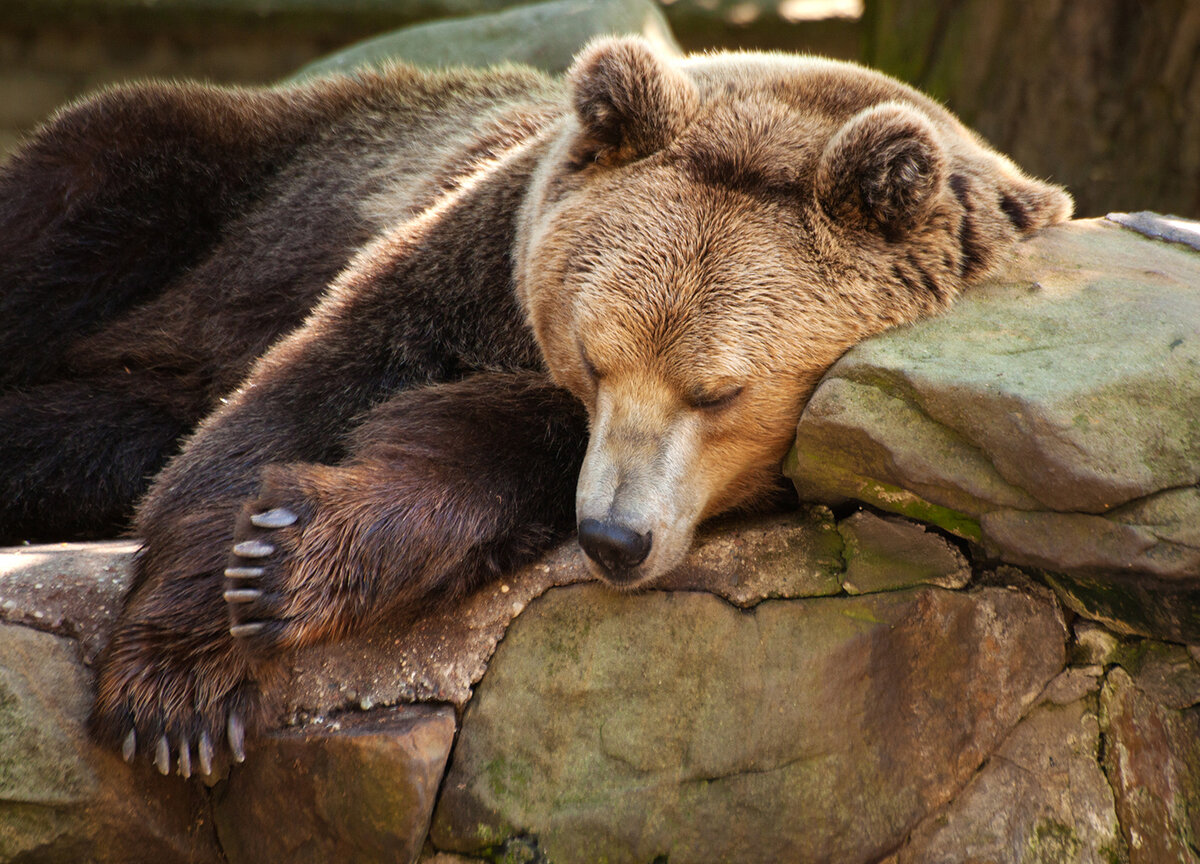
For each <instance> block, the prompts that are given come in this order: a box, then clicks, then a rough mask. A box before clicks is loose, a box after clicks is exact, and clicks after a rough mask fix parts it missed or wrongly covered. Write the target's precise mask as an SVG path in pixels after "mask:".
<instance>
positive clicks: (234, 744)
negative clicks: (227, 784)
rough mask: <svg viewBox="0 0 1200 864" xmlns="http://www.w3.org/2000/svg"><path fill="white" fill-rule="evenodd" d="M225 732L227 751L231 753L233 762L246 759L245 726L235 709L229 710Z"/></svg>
mask: <svg viewBox="0 0 1200 864" xmlns="http://www.w3.org/2000/svg"><path fill="white" fill-rule="evenodd" d="M225 732H226V734H227V735H228V736H229V752H230V753H232V754H233V761H234V762H245V761H246V727H245V726H244V725H242V718H241V717H239V716H238V714H237V712H236V711H230V712H229V721H228V722H227V723H226V724H225Z"/></svg>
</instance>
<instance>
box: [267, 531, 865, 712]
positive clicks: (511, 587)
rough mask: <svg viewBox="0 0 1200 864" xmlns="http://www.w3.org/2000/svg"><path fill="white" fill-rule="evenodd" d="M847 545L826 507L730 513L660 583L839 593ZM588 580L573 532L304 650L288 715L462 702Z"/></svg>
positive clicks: (733, 593)
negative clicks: (516, 566)
mask: <svg viewBox="0 0 1200 864" xmlns="http://www.w3.org/2000/svg"><path fill="white" fill-rule="evenodd" d="M841 550H842V540H841V537H840V536H839V534H838V532H837V528H836V527H835V525H834V522H833V516H832V514H831V513H830V512H829V511H828V510H827V509H825V508H821V507H815V508H808V509H803V510H800V511H798V512H795V513H787V514H780V515H775V516H760V517H754V518H741V519H728V520H723V521H722V522H721V523H720V525H719V526H717V527H715V528H709V529H708V530H706V531H705V532H704V533H703V534H702V535H701V536H700V537H699V539H698V541H697V544H696V546H695V547H694V548H693V549H692V551H691V552H690V553H689V555H688V557H687V559H686V560H685V561H684V563H683V565H682V566H681V567H680V568H679V570H678V572H676V573H675V574H673V575H672V576H671V577H670V578H668V579H666V580H664V581H663V583H662V586H661V587H664V588H672V589H677V590H704V591H709V592H712V593H714V594H718V595H720V596H721V597H724V598H725V599H727V600H729V602H731V603H734V604H737V605H742V606H746V605H753V604H755V603H757V602H759V601H760V600H763V599H765V598H768V597H809V596H820V595H826V594H835V593H837V592H838V591H839V590H840V576H841V571H842V566H843V564H842V558H841ZM591 580H592V576H591V575H590V573H589V571H588V568H587V566H586V564H585V563H584V561H583V555H582V553H581V552H580V551H579V547H578V544H576V543H575V541H573V540H572V541H568V542H567V543H565V544H563V545H562V546H561V547H559V548H558V549H557V550H555V551H554V552H551V553H550V554H549V555H547V556H546V557H545V558H543V559H542V560H541V561H539V562H538V563H536V564H533V565H531V566H529V567H526V568H525V569H523V570H521V571H519V572H517V573H513V574H511V576H509V577H508V578H506V579H504V580H503V581H501V582H498V583H495V584H493V585H486V586H484V587H483V588H481V589H480V590H478V591H477V592H475V594H473V595H472V596H470V597H468V598H467V599H466V600H465V601H464V602H463V603H461V604H457V605H456V606H455V607H454V608H453V609H448V610H446V611H444V612H441V613H435V614H432V615H428V616H426V617H424V618H422V619H420V620H418V621H415V622H396V623H393V624H387V625H385V626H381V627H378V628H376V629H375V630H374V631H373V632H370V633H366V634H363V635H361V636H357V637H354V638H351V639H348V640H346V641H344V642H341V643H338V644H336V645H328V646H320V647H317V648H312V649H307V650H305V651H303V652H301V653H300V655H299V657H298V658H297V660H296V663H295V666H294V669H293V672H292V674H291V676H290V677H289V678H288V680H286V681H285V682H284V683H283V684H282V685H281V686H280V688H279V692H280V694H281V695H282V696H283V699H284V705H285V713H286V714H288V715H295V716H299V717H305V716H321V715H324V714H328V713H331V712H336V711H339V710H344V709H346V708H354V707H362V708H366V707H370V706H372V705H390V704H395V703H396V702H406V701H422V702H449V703H452V704H454V705H456V706H458V707H459V708H461V707H462V706H464V705H465V704H466V703H467V700H468V699H470V697H471V688H472V687H473V686H474V685H475V683H476V682H478V681H479V679H480V678H481V677H482V676H483V673H484V671H485V670H486V669H487V663H488V658H489V657H491V655H492V651H493V650H495V647H496V645H497V643H498V642H499V641H500V640H501V639H502V638H504V633H505V629H506V628H507V627H508V624H509V622H510V621H512V620H513V618H515V617H516V616H517V615H518V614H520V613H521V611H522V610H524V609H525V607H526V606H527V605H529V603H530V602H531V601H532V600H533V599H534V598H536V597H538V596H539V595H540V594H542V593H543V592H544V591H546V590H547V589H548V588H550V587H553V586H556V585H570V584H574V583H577V582H586V581H591Z"/></svg>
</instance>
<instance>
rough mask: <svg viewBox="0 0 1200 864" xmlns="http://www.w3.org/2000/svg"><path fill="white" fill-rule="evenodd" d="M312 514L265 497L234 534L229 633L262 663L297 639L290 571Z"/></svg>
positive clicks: (227, 590)
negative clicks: (292, 638) (293, 630)
mask: <svg viewBox="0 0 1200 864" xmlns="http://www.w3.org/2000/svg"><path fill="white" fill-rule="evenodd" d="M271 497H274V496H271ZM256 505H257V506H256ZM306 512H307V508H304V507H295V506H291V507H285V506H280V505H279V504H277V502H276V501H270V500H269V498H268V500H267V501H263V500H262V499H259V501H258V502H255V504H251V505H250V506H249V507H247V508H246V510H245V511H244V512H243V514H242V516H241V518H240V519H239V521H238V525H237V528H236V530H235V532H234V539H235V542H234V544H233V547H232V549H231V550H230V551H231V553H232V554H231V555H230V556H229V559H228V560H227V562H226V564H227V566H226V568H225V574H224V575H225V588H224V591H223V593H222V596H223V597H224V600H225V608H226V612H227V613H228V616H229V634H230V635H231V636H232V637H233V638H234V639H235V640H236V641H237V642H238V644H239V645H240V646H241V649H242V650H243V651H245V652H246V653H247V655H248V656H250V657H255V658H257V659H258V660H269V659H271V658H272V657H273V656H274V655H276V654H277V653H278V651H279V650H280V649H281V648H282V647H283V646H284V645H285V643H286V642H287V641H288V639H289V637H290V636H291V635H292V634H291V628H292V624H293V623H294V622H292V620H291V616H290V615H289V614H288V611H287V609H288V601H289V597H290V593H289V589H288V586H287V579H286V576H285V573H284V571H285V568H286V566H287V562H288V559H289V557H290V555H291V554H292V553H293V551H294V549H295V546H296V544H297V543H298V541H299V537H300V532H301V531H302V530H303V528H304V526H305V525H306V524H307V522H306V520H305V519H304V518H302V514H304V513H306Z"/></svg>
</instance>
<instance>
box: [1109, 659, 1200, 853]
mask: <svg viewBox="0 0 1200 864" xmlns="http://www.w3.org/2000/svg"><path fill="white" fill-rule="evenodd" d="M1100 720H1101V729H1102V731H1103V733H1104V763H1105V769H1106V770H1107V772H1108V776H1109V780H1110V782H1111V784H1112V787H1113V789H1114V791H1115V793H1116V807H1117V815H1118V817H1119V819H1120V822H1121V827H1122V829H1123V832H1124V834H1125V842H1126V844H1127V846H1128V848H1129V860H1130V861H1131V862H1132V864H1174V862H1186V864H1194V862H1196V861H1200V857H1198V856H1197V854H1196V849H1197V848H1200V710H1198V709H1196V708H1191V709H1188V710H1185V711H1176V710H1172V709H1171V708H1168V707H1165V706H1163V705H1161V704H1159V703H1158V702H1157V701H1156V700H1154V699H1153V698H1151V697H1150V696H1149V695H1147V694H1146V693H1144V692H1143V691H1142V690H1141V689H1140V688H1139V687H1138V686H1137V685H1136V684H1135V683H1134V680H1133V678H1131V677H1130V676H1129V675H1128V674H1127V673H1126V672H1125V670H1124V669H1122V668H1120V667H1116V668H1114V669H1113V670H1112V671H1111V672H1110V673H1109V675H1108V679H1107V681H1106V683H1105V685H1104V689H1103V691H1102V692H1101V714H1100Z"/></svg>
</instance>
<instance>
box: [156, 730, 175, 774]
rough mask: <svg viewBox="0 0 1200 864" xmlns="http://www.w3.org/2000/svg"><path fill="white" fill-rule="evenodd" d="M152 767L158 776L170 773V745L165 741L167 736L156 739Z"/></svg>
mask: <svg viewBox="0 0 1200 864" xmlns="http://www.w3.org/2000/svg"><path fill="white" fill-rule="evenodd" d="M154 767H155V768H157V769H158V773H159V774H163V775H166V774H170V773H171V745H170V743H168V741H167V736H166V735H162V736H160V737H159V739H158V746H157V747H155V752H154Z"/></svg>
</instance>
